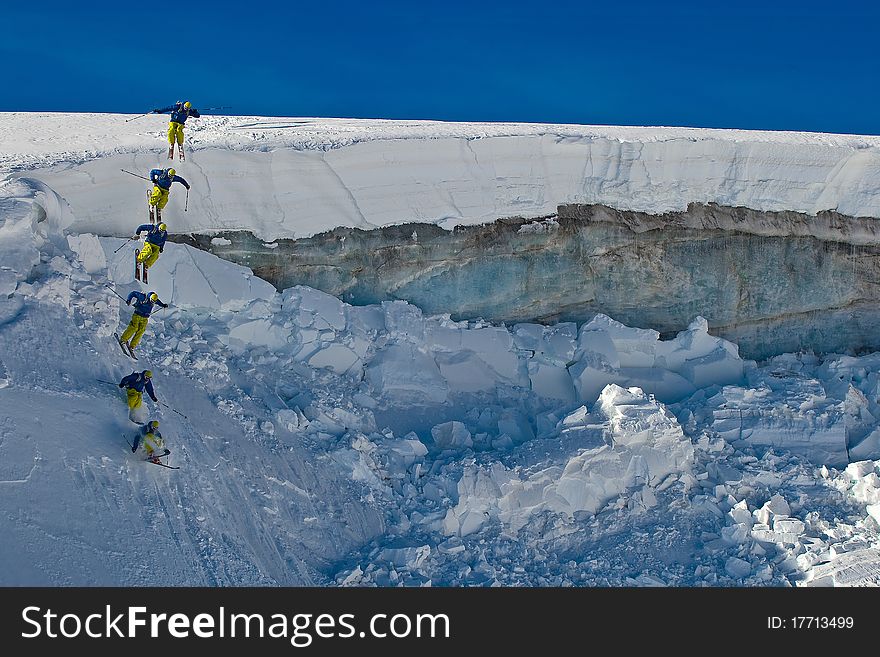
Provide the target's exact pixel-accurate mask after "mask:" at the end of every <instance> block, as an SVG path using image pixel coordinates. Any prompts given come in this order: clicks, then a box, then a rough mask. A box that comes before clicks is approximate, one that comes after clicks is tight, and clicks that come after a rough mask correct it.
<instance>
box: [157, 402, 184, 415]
mask: <svg viewBox="0 0 880 657" xmlns="http://www.w3.org/2000/svg"><path fill="white" fill-rule="evenodd" d="M159 403H160V404H162V406H164V407H165V408H171V407H170V406H169V405H168V404H166V403H165V402H159ZM171 410H172V411H174V412H175V413H177V414H178V415H180V416H181V417H183V418H184V419H189V418H187V417H186V415H184V414H183V413H181V412H180V411H178V410H177V409H176V408H171Z"/></svg>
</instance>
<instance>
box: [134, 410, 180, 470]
mask: <svg viewBox="0 0 880 657" xmlns="http://www.w3.org/2000/svg"><path fill="white" fill-rule="evenodd" d="M140 445H143V446H144V451H145V452H146V453H147V458H148V459H149V460H150V461H152V462H153V463H156V462H158V461H159V457H160V456H167V455H168V454H170V453H171V450H169V449H168V448H167V447H165V439H164V438H163V437H162V434H161V433H159V421H158V420H152V421H150V422H147V423H146V424H145V425H144V426H143V427H141V429H140V431H138V434H137V436H135V438H134V445H132V446H131V451H132V453H134V452H136V451H137V448H138V447H139V446H140ZM156 452H158V453H156Z"/></svg>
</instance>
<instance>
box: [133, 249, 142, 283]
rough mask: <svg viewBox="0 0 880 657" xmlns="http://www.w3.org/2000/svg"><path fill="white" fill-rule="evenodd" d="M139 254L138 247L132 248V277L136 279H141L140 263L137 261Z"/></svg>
mask: <svg viewBox="0 0 880 657" xmlns="http://www.w3.org/2000/svg"><path fill="white" fill-rule="evenodd" d="M140 254H141V250H140V249H135V250H134V277H135V278H136V279H138V280H141V270H140V269H139V267H140V263H139V262H138V256H139V255H140Z"/></svg>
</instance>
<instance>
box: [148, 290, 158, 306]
mask: <svg viewBox="0 0 880 657" xmlns="http://www.w3.org/2000/svg"><path fill="white" fill-rule="evenodd" d="M158 300H159V295H158V294H156V293H155V292H150V301H152V302H153V303H155V302H156V301H158Z"/></svg>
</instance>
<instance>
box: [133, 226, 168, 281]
mask: <svg viewBox="0 0 880 657" xmlns="http://www.w3.org/2000/svg"><path fill="white" fill-rule="evenodd" d="M167 228H168V226H166V225H165V224H164V223H161V224H158V225H152V224H142V225H140V226H138V228H137V230H136V231H135V232H134V237H132V238H131V239H133V240H137V239H140V237H141V233H143V232H144V231H146V233H147V237H146V239H145V240H144V246H143V248H142V249H141V250H140V251H139V252H138V254H137V256H136V258H135V261H134V275H135V278H137V279H138V280H142V279H143V281H144V283H146V282H147V270H148V269H149V268H150V267H152V266H153V265H154V264H155V263H156V260H158V259H159V254H160V253H162V250H163V249H164V248H165V241H166V240H167V239H168V230H167ZM138 264H141V265H143V270H144V273H143V277H142V276H141V273H140V270H139V269H138Z"/></svg>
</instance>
